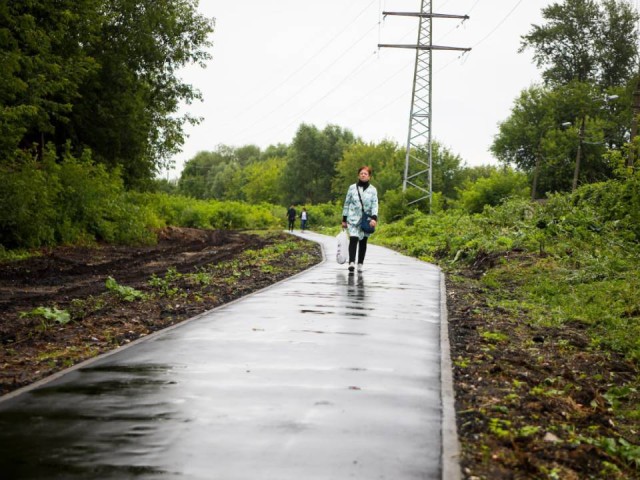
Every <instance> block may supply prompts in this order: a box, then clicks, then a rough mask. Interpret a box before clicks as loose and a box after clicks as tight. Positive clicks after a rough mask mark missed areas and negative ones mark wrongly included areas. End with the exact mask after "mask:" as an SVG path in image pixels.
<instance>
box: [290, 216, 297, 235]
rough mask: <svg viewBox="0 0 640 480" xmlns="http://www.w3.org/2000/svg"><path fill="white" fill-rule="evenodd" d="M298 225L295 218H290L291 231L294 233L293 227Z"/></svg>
mask: <svg viewBox="0 0 640 480" xmlns="http://www.w3.org/2000/svg"><path fill="white" fill-rule="evenodd" d="M295 223H296V219H295V218H290V219H289V231H290V232H291V231H293V225H294V224H295Z"/></svg>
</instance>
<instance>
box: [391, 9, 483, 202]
mask: <svg viewBox="0 0 640 480" xmlns="http://www.w3.org/2000/svg"><path fill="white" fill-rule="evenodd" d="M432 8H433V7H432V3H431V0H422V6H421V9H420V13H410V12H382V13H383V15H401V16H412V17H418V18H419V20H420V24H419V28H418V43H417V44H416V45H388V44H384V45H382V44H381V45H378V47H394V48H413V49H415V50H416V61H415V67H414V74H413V89H412V93H411V113H410V114H409V133H408V136H407V151H406V155H405V164H404V179H403V182H402V191H406V190H407V186H411V187H414V188H416V189H417V190H419V191H420V192H421V196H420V197H419V198H417V199H415V200H413V201H411V202H410V203H416V202H419V201H421V200H424V199H427V198H428V199H429V208H431V196H432V178H433V175H432V156H431V151H432V149H431V132H432V128H431V127H432V121H433V115H432V108H431V105H432V93H433V88H432V65H433V62H432V52H433V50H458V51H465V52H466V51H469V50H471V49H470V48H457V47H442V46H436V45H433V19H434V18H459V19H463V20H467V19H468V18H469V17H468V16H467V15H446V14H437V13H436V14H434V13H433V10H432ZM425 148H426V159H425V158H424V156H425V155H424V153H425Z"/></svg>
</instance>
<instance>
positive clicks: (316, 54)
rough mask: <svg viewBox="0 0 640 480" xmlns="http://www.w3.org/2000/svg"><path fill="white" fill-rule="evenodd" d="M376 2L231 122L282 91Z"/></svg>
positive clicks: (372, 0) (372, 1) (370, 3)
mask: <svg viewBox="0 0 640 480" xmlns="http://www.w3.org/2000/svg"><path fill="white" fill-rule="evenodd" d="M375 1H376V0H371V2H369V4H368V5H367V6H366V7H364V8H363V9H362V10H361V11H360V13H358V15H356V16H355V18H353V19H352V20H350V21H349V22H347V24H346V25H345V27H344V28H343V29H342V30H340V32H338V33H337V34H336V35H334V36H333V37H331V38H330V39H329V41H328V42H326V43H325V44H324V45H322V46H321V47H320V48H319V49H318V50H316V51H315V52H314V53H313V54H311V55H310V56H309V58H308V59H307V61H306V62H304V63H303V64H302V65H300V66H299V67H298V68H296V69H295V70H294V71H293V72H291V73H290V74H289V75H288V76H287V77H286V78H285V79H284V80H282V81H281V82H280V83H278V84H277V85H275V86H274V87H273V88H272V89H271V90H269V91H268V92H267V93H265V94H264V95H262V96H261V97H260V99H259V100H257V101H256V102H254V103H253V104H252V105H251V106H250V107H249V108H248V109H246V110H244V111H243V112H242V113H239V114H238V115H236V116H235V117H234V118H232V119H231V120H236V119H237V118H239V117H241V116H242V115H244V114H246V113H247V111H248V110H251V109H253V108H255V107H256V106H257V105H260V104H261V103H262V102H263V101H264V100H265V99H267V98H269V96H270V95H271V94H272V93H274V92H275V91H277V90H278V89H280V88H281V87H282V86H284V85H285V84H286V83H287V82H288V81H289V80H291V79H292V78H293V77H294V76H295V75H296V74H297V73H298V72H300V71H301V70H303V69H304V68H305V67H306V66H307V65H309V63H311V61H313V60H314V59H315V58H316V57H317V56H318V55H320V54H321V53H322V52H324V51H325V50H326V49H327V47H328V46H329V45H331V44H332V43H333V42H334V41H336V40H337V39H338V38H339V37H340V35H342V34H343V33H344V32H346V31H347V30H349V29H350V28H352V27H353V24H354V23H355V22H356V21H357V20H358V19H359V18H360V17H361V16H362V15H363V14H364V12H366V11H367V10H368V9H369V8H370V7H371V5H373V4H374V3H375Z"/></svg>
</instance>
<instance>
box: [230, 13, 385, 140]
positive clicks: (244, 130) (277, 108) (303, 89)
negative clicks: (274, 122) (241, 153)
mask: <svg viewBox="0 0 640 480" xmlns="http://www.w3.org/2000/svg"><path fill="white" fill-rule="evenodd" d="M376 27H377V23H376V25H374V26H373V27H372V28H370V29H369V30H367V31H366V32H365V33H364V35H362V36H361V37H360V38H359V39H358V40H357V41H356V42H355V43H353V44H352V45H351V46H350V47H349V48H348V49H346V50H345V51H344V52H343V53H342V54H341V55H340V56H339V57H338V58H336V59H335V60H334V61H333V62H331V63H330V64H329V65H328V66H327V67H325V68H324V69H323V70H321V71H320V72H319V73H318V74H317V75H316V76H315V77H313V78H312V79H311V80H310V81H309V82H307V83H305V84H304V86H303V87H302V88H300V89H299V90H297V91H296V92H295V93H294V94H292V95H290V96H289V98H287V100H285V101H284V102H283V103H281V104H280V105H278V106H277V107H276V108H274V109H272V110H271V111H270V112H268V113H267V114H266V115H263V116H261V117H260V118H259V119H258V120H256V121H255V122H253V123H252V124H250V125H248V126H247V127H245V128H244V129H242V130H240V131H239V132H237V134H236V136H237V135H240V134H241V133H244V132H246V131H247V130H249V129H251V128H252V127H253V126H255V125H257V124H258V123H260V122H263V121H264V119H265V118H268V117H270V116H271V115H273V114H274V113H276V112H277V111H279V110H281V109H282V107H284V106H285V105H287V104H288V103H289V102H291V101H292V100H293V99H294V98H295V97H297V96H298V95H299V94H300V93H302V92H303V91H305V90H306V89H307V88H309V87H310V86H311V85H312V84H313V83H314V82H315V81H316V80H317V79H318V78H320V77H321V76H322V75H323V74H325V73H326V72H327V70H328V69H329V68H331V67H332V66H333V65H335V64H336V63H337V62H338V61H340V60H341V59H342V58H343V57H344V56H345V55H346V54H347V53H349V52H350V51H351V49H353V48H354V47H355V46H356V45H357V44H359V43H360V42H361V41H362V40H363V39H364V38H365V37H366V36H367V35H368V34H369V33H370V32H371V31H372V30H373V29H375V28H376Z"/></svg>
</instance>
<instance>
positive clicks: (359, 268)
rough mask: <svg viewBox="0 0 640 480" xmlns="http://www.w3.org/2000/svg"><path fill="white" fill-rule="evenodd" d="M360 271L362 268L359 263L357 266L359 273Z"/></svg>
mask: <svg viewBox="0 0 640 480" xmlns="http://www.w3.org/2000/svg"><path fill="white" fill-rule="evenodd" d="M362 270H364V267H363V266H362V264H361V263H359V264H358V271H359V272H361V271H362Z"/></svg>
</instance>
